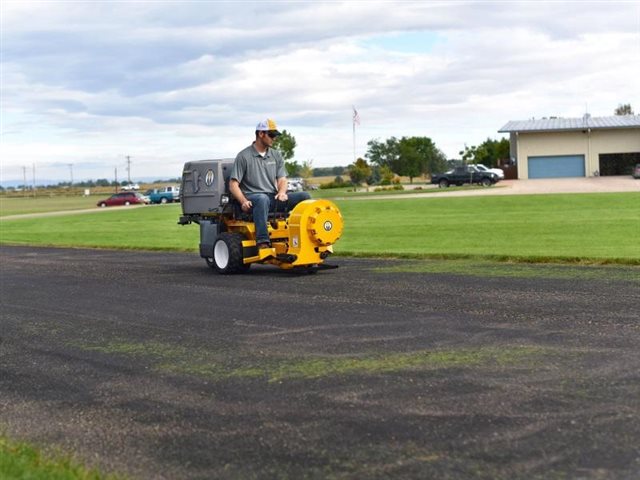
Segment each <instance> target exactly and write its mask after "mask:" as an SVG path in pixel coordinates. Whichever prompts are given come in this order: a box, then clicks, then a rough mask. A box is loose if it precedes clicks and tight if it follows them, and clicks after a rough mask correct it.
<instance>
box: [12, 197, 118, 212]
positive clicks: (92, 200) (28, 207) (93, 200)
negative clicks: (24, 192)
mask: <svg viewBox="0 0 640 480" xmlns="http://www.w3.org/2000/svg"><path fill="white" fill-rule="evenodd" d="M108 196H109V195H104V196H101V195H91V196H87V197H83V196H81V195H75V196H68V197H63V196H56V197H44V196H42V197H35V198H34V197H23V198H20V197H6V196H2V197H0V217H6V216H9V215H23V214H26V213H41V212H60V211H65V210H82V209H85V208H94V207H95V206H96V204H97V203H98V201H99V200H101V199H103V198H107V197H108Z"/></svg>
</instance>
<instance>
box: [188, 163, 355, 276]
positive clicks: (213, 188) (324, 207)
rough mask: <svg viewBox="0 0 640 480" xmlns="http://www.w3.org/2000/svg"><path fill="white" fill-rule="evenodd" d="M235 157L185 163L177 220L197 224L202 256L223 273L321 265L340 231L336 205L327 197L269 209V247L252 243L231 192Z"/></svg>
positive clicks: (250, 228)
mask: <svg viewBox="0 0 640 480" xmlns="http://www.w3.org/2000/svg"><path fill="white" fill-rule="evenodd" d="M232 166H233V160H230V159H223V160H200V161H195V162H187V163H186V164H185V166H184V170H183V173H182V186H181V188H180V202H181V204H182V216H181V217H180V219H179V220H178V223H179V224H181V225H188V224H190V223H197V224H199V225H200V256H201V257H203V258H204V259H205V261H206V262H207V265H209V266H210V267H211V268H213V269H215V270H216V271H217V272H219V273H222V274H230V273H241V272H246V271H247V270H248V269H249V268H250V267H251V265H252V264H254V263H268V264H272V265H276V266H278V267H280V268H282V269H286V270H302V271H306V272H313V271H316V270H318V269H322V268H335V267H334V266H330V265H326V264H324V261H325V259H326V258H327V257H328V256H329V255H330V254H331V253H333V248H332V246H333V244H335V243H336V242H337V241H338V239H339V238H340V236H341V235H342V228H343V221H342V215H341V214H340V210H338V207H336V205H335V204H334V203H332V202H330V201H328V200H304V201H302V202H300V203H299V204H298V205H296V206H295V208H294V209H293V210H292V211H291V212H273V213H271V214H270V216H269V222H268V230H269V237H270V241H271V248H260V249H258V247H257V245H256V229H255V224H254V223H253V221H252V219H251V216H250V215H247V214H245V213H243V212H242V211H241V209H240V208H239V205H238V204H237V203H236V202H235V201H234V200H233V199H232V197H231V195H230V194H229V190H228V185H229V174H230V172H231V168H232Z"/></svg>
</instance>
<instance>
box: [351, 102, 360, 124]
mask: <svg viewBox="0 0 640 480" xmlns="http://www.w3.org/2000/svg"><path fill="white" fill-rule="evenodd" d="M352 108H353V124H354V125H360V115H359V114H358V111H357V110H356V107H354V106H352Z"/></svg>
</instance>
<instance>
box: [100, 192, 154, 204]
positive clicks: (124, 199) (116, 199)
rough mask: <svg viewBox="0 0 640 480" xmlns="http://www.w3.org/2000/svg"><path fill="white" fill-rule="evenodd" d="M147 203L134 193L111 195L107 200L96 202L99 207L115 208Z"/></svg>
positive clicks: (141, 196) (142, 197)
mask: <svg viewBox="0 0 640 480" xmlns="http://www.w3.org/2000/svg"><path fill="white" fill-rule="evenodd" d="M146 203H148V201H147V200H146V199H145V198H144V196H143V195H141V194H139V193H136V192H121V193H116V194H114V195H111V196H110V197H109V198H107V199H105V200H100V201H99V202H98V204H97V205H98V206H99V207H103V208H104V207H115V206H118V205H136V204H142V205H144V204H146Z"/></svg>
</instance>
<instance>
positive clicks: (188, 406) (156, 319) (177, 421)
mask: <svg viewBox="0 0 640 480" xmlns="http://www.w3.org/2000/svg"><path fill="white" fill-rule="evenodd" d="M0 262H2V265H3V267H2V270H1V271H0V275H1V277H0V279H1V281H2V291H1V303H2V318H1V320H0V321H1V329H0V331H1V343H0V419H1V420H0V428H2V429H3V430H4V431H6V432H7V433H8V434H9V435H11V436H13V437H16V438H20V439H28V440H30V441H33V442H36V443H37V444H41V445H49V446H58V447H62V448H64V449H67V450H70V451H74V452H76V453H77V455H78V456H79V457H80V458H81V459H82V460H83V461H85V462H87V463H89V464H95V465H100V466H101V467H102V468H104V469H106V470H110V471H111V470H112V471H119V472H125V473H127V474H129V475H132V476H133V477H134V478H145V479H146V478H149V479H151V478H153V479H175V478H181V479H209V478H222V479H225V478H228V479H232V478H243V479H244V478H265V479H267V478H269V479H270V478H292V479H293V478H295V479H300V478H322V479H325V478H374V479H376V478H380V479H382V478H394V479H395V478H416V479H418V478H456V479H458V478H474V479H475V478H481V479H484V478H486V479H500V478H504V479H532V478H540V479H542V478H544V479H548V478H584V479H609V478H611V479H614V478H615V479H631V478H637V477H638V474H640V447H639V445H640V401H639V400H638V399H639V398H640V374H639V373H638V372H640V348H638V347H639V345H640V324H639V322H638V304H639V302H640V294H639V293H638V292H639V288H638V287H639V286H640V269H638V268H637V267H577V266H572V267H563V266H557V265H556V266H553V265H540V266H530V267H526V268H524V267H522V266H513V270H510V267H509V266H504V265H502V266H501V267H500V269H498V270H493V271H492V270H491V269H486V270H481V269H478V270H475V269H474V268H470V271H469V272H468V273H465V274H451V273H437V272H436V271H434V270H433V269H432V268H431V267H430V265H431V263H430V262H416V261H397V260H366V259H349V258H338V259H336V260H334V262H335V263H336V264H339V265H340V268H339V269H337V270H330V271H324V272H320V273H318V274H317V275H304V276H300V275H293V274H290V273H287V272H283V271H281V270H278V269H275V268H272V267H263V268H261V267H260V266H258V268H252V270H251V271H250V273H249V274H247V275H239V276H230V277H223V276H219V275H216V274H214V273H212V272H211V271H209V269H208V268H207V267H206V266H205V264H204V262H202V261H201V259H199V258H198V257H197V255H192V254H182V253H156V252H153V253H149V252H122V251H117V252H116V251H105V250H82V249H50V248H27V247H6V246H3V247H0Z"/></svg>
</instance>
